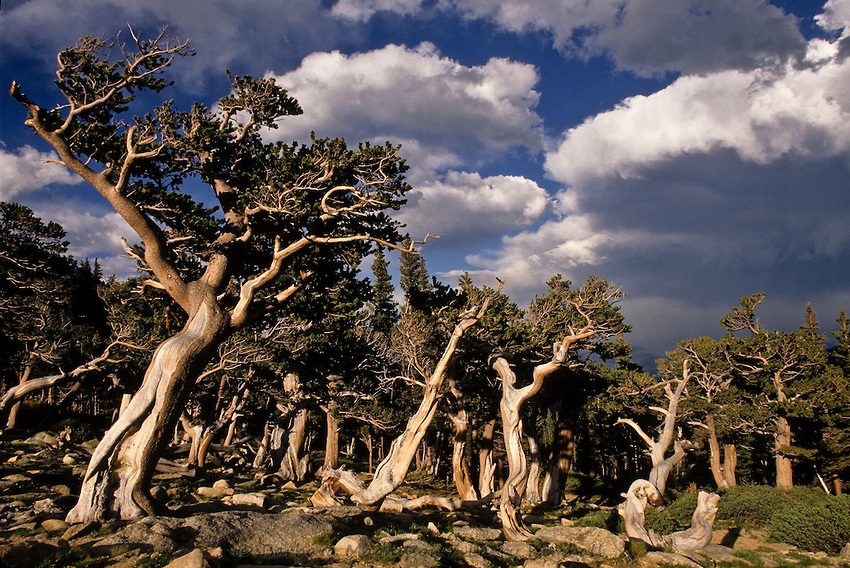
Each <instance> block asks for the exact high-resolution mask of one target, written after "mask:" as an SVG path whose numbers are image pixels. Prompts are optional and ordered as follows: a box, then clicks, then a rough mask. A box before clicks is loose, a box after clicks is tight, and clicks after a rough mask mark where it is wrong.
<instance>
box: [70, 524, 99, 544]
mask: <svg viewBox="0 0 850 568" xmlns="http://www.w3.org/2000/svg"><path fill="white" fill-rule="evenodd" d="M99 528H100V523H98V522H97V521H89V522H87V523H80V524H78V525H71V526H70V527H68V529H67V530H66V531H65V532H63V533H62V537H61V538H62V540H67V541H72V540H74V539H75V538H82V537H84V536H86V535H89V534H91V533H93V532H94V531H96V530H97V529H99Z"/></svg>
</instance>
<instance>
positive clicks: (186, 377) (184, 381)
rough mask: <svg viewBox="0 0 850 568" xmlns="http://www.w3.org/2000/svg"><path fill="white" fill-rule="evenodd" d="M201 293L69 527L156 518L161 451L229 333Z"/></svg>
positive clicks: (211, 299) (116, 428) (104, 452)
mask: <svg viewBox="0 0 850 568" xmlns="http://www.w3.org/2000/svg"><path fill="white" fill-rule="evenodd" d="M195 291H196V292H198V293H199V295H201V294H202V295H201V297H200V298H198V307H197V308H196V309H195V310H194V313H192V314H191V315H190V317H189V320H188V322H187V323H186V325H185V326H184V327H183V329H182V330H181V331H180V332H178V333H177V334H176V335H174V336H173V337H171V338H169V339H167V340H165V341H164V342H163V343H162V344H160V346H159V347H158V348H157V349H156V351H155V352H154V354H153V358H152V360H151V363H150V365H149V366H148V369H147V372H146V373H145V378H144V380H143V382H142V386H141V387H140V388H139V391H138V392H137V393H136V394H135V396H133V399H132V401H131V402H130V404H129V405H128V407H127V410H126V411H125V412H124V413H123V414H122V415H121V416H120V417H119V418H118V420H117V421H116V422H115V423H114V424H113V425H112V427H111V428H110V429H109V430H108V431H107V432H106V434H105V435H104V437H103V439H102V440H101V442H100V444H98V446H97V448H96V449H95V451H94V454H93V455H92V458H91V461H90V462H89V466H88V469H87V470H86V474H85V477H84V478H83V486H82V489H81V490H80V497H79V500H78V501H77V504H76V506H75V507H74V508H73V509H71V511H70V512H69V513H68V516H67V520H68V522H72V523H76V522H85V521H91V520H102V519H106V518H110V517H119V518H122V519H132V518H136V517H140V516H144V515H145V514H153V513H154V512H155V511H154V503H153V502H152V500H151V498H150V494H149V490H148V487H149V483H150V478H151V476H152V475H153V472H154V468H155V467H156V463H157V461H158V458H159V452H160V449H161V446H162V444H163V443H164V441H165V439H166V438H167V436H168V435H169V433H170V432H171V431H172V429H173V428H174V426H175V424H176V422H177V419H178V418H179V416H180V413H181V412H182V411H183V409H184V407H185V403H186V400H187V398H188V395H189V391H190V389H191V387H192V384H193V382H194V380H195V379H196V378H197V376H198V375H199V374H200V373H201V371H203V368H204V366H205V365H206V364H207V362H208V361H209V359H210V357H211V356H212V354H213V353H214V352H215V349H216V347H217V346H218V344H219V343H220V342H221V340H222V339H223V338H224V336H225V335H226V333H227V330H228V323H229V320H228V319H227V318H226V317H225V314H224V313H223V312H222V311H221V309H220V307H219V306H218V304H217V302H216V300H215V296H214V292H213V291H212V290H203V291H202V290H199V289H197V288H196V289H195Z"/></svg>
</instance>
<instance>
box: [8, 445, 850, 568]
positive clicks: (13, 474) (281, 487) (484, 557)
mask: <svg viewBox="0 0 850 568" xmlns="http://www.w3.org/2000/svg"><path fill="white" fill-rule="evenodd" d="M94 445H95V442H94V441H90V442H86V443H83V444H80V445H77V444H71V443H65V444H62V445H60V444H59V443H57V441H56V436H55V434H48V433H39V434H36V435H33V436H29V437H26V438H23V437H19V438H17V439H16V438H15V437H12V438H9V437H8V436H7V437H6V438H5V439H3V440H2V441H0V566H4V565H5V566H10V567H12V568H17V567H27V566H34V567H40V568H51V567H70V566H76V567H80V568H84V567H85V568H94V567H100V566H124V567H128V568H129V567H132V566H140V567H143V568H156V567H162V566H169V567H171V568H180V567H182V568H186V567H204V566H210V567H219V566H256V565H267V566H268V565H276V566H282V565H287V566H334V567H340V568H343V567H352V566H357V567H367V566H406V567H414V566H415V567H424V568H427V567H428V566H474V567H482V568H486V567H491V566H526V567H529V568H543V567H546V568H549V567H553V568H554V567H556V566H576V567H581V566H594V567H604V566H607V567H609V568H618V567H626V566H647V567H649V566H719V567H724V568H725V567H728V568H732V567H741V568H749V567H752V568H761V567H764V568H773V567H777V568H779V567H786V566H788V567H790V566H846V567H848V568H850V554H847V552H848V551H850V547H848V549H846V550H845V553H844V556H845V557H841V556H829V555H827V554H826V553H822V552H816V553H812V552H806V551H802V550H799V549H796V548H794V547H793V546H790V545H786V544H778V543H770V542H767V539H766V537H765V535H764V534H763V533H760V532H759V531H754V530H742V529H739V528H737V527H729V526H723V525H722V524H721V525H720V526H719V527H718V530H716V531H715V535H714V539H713V542H714V544H715V546H714V547H713V548H712V551H711V553H710V554H709V555H708V556H694V557H690V558H687V557H684V556H680V555H675V554H672V553H668V552H650V553H648V554H645V553H643V551H636V550H635V549H634V547H631V546H628V545H627V543H625V539H624V538H623V537H622V536H618V535H613V534H612V533H610V532H608V531H606V530H605V529H602V528H587V527H585V528H578V527H579V526H581V525H582V515H584V514H585V513H588V514H590V513H593V512H596V513H597V516H598V513H599V512H600V511H609V510H612V506H613V504H611V503H606V502H605V500H603V499H600V498H599V497H598V496H595V497H594V496H590V495H588V496H571V497H570V499H568V501H569V502H570V504H569V505H567V506H566V507H564V508H558V509H541V508H536V509H530V510H529V511H527V512H526V514H525V515H524V518H525V521H526V523H527V524H528V525H529V527H530V528H531V530H532V531H540V532H539V535H543V534H544V533H545V535H546V536H540V538H538V539H534V540H531V541H529V542H527V543H507V542H503V540H502V537H501V533H500V531H499V530H498V520H497V518H496V515H495V513H494V512H493V511H492V510H490V509H486V508H480V509H469V510H467V509H462V510H458V511H453V512H445V511H436V510H432V509H423V510H420V511H413V512H411V511H401V512H400V511H384V512H366V511H362V510H360V509H358V508H356V507H340V508H333V509H327V510H318V509H315V508H312V507H311V506H310V501H309V499H310V496H311V495H312V494H313V492H314V491H315V490H316V488H317V487H318V483H317V482H316V481H310V482H306V483H292V482H284V481H282V480H281V479H280V478H278V477H277V476H273V475H266V474H263V473H262V472H256V471H254V470H252V469H251V468H249V467H244V464H240V463H238V460H233V461H232V462H227V463H225V464H220V463H215V464H214V467H211V468H209V469H208V470H207V471H206V472H205V473H204V474H203V475H199V476H194V477H189V476H186V475H185V474H184V473H182V472H179V471H174V472H165V473H158V474H157V475H156V476H155V477H154V480H153V483H154V491H153V493H154V495H155V496H156V497H157V498H158V499H159V500H160V501H163V502H167V503H168V507H169V509H170V510H171V513H170V514H169V515H168V516H161V517H152V518H148V519H145V520H142V521H139V522H134V523H128V522H119V521H110V522H106V523H87V524H82V525H68V524H67V523H65V521H64V520H63V519H64V517H65V514H66V513H67V511H68V510H69V509H70V508H71V507H72V506H73V505H74V503H75V502H76V495H77V493H78V491H79V486H80V483H81V479H82V475H83V473H84V470H85V466H86V464H87V462H88V457H89V455H90V451H91V450H92V449H93V447H94ZM451 489H452V488H451V487H448V486H446V484H445V483H444V482H443V483H440V482H435V480H433V479H432V478H430V477H427V476H422V475H416V474H413V475H411V476H409V480H408V482H407V483H406V484H405V485H404V486H403V487H402V488H401V490H400V491H399V493H400V495H402V496H410V497H414V496H421V495H424V494H440V493H443V494H447V493H449V492H450V491H451ZM544 528H545V530H544ZM346 537H347V538H346Z"/></svg>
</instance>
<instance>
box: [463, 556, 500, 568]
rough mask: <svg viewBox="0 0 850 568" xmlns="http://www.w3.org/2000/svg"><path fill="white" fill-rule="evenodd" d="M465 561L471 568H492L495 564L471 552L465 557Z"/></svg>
mask: <svg viewBox="0 0 850 568" xmlns="http://www.w3.org/2000/svg"><path fill="white" fill-rule="evenodd" d="M463 560H464V561H465V562H466V563H467V564H468V565H469V566H470V567H471V568H492V566H493V563H492V562H490V561H489V560H487V559H486V558H484V557H483V556H481V555H480V554H476V553H474V552H470V553H469V554H464V555H463Z"/></svg>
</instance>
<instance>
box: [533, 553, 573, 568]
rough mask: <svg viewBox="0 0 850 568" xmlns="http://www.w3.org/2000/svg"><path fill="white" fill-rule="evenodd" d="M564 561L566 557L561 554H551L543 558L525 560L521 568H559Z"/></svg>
mask: <svg viewBox="0 0 850 568" xmlns="http://www.w3.org/2000/svg"><path fill="white" fill-rule="evenodd" d="M565 560H566V556H564V555H562V554H552V555H550V556H544V557H543V558H534V559H532V560H526V561H525V564H523V565H522V566H523V568H560V567H561V566H562V565H563V564H562V563H563V562H564V561H565Z"/></svg>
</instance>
